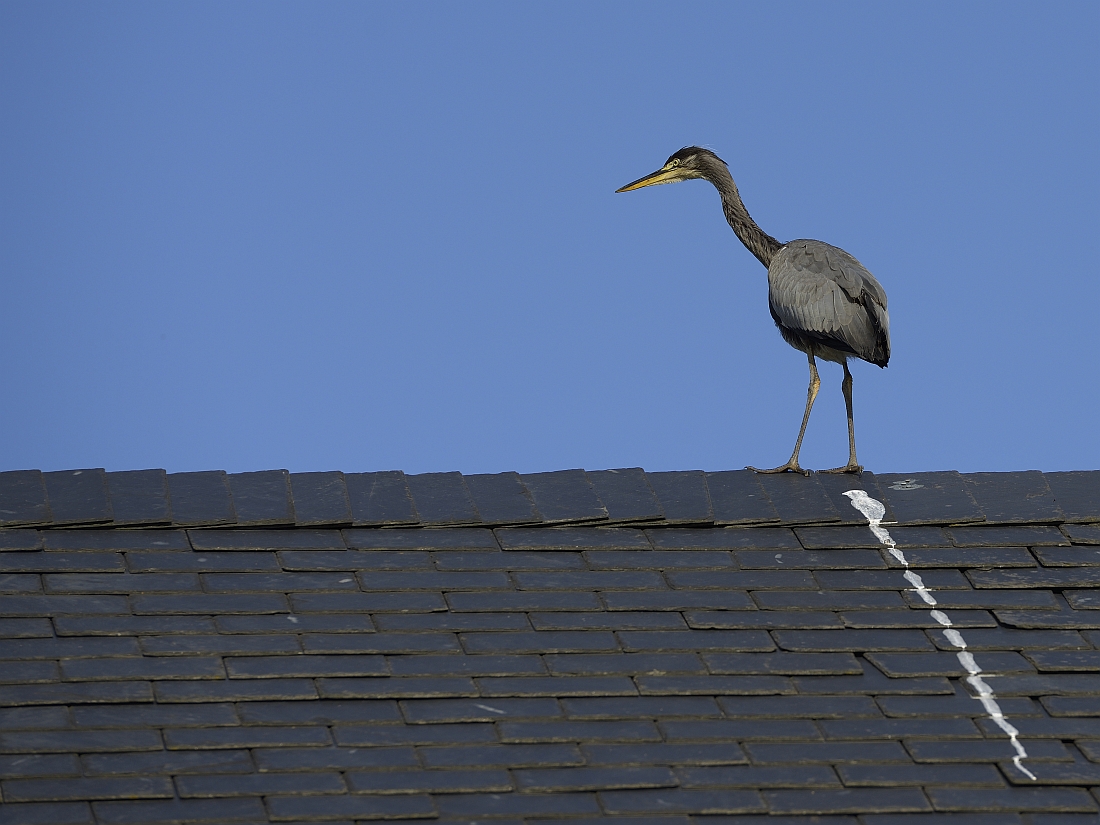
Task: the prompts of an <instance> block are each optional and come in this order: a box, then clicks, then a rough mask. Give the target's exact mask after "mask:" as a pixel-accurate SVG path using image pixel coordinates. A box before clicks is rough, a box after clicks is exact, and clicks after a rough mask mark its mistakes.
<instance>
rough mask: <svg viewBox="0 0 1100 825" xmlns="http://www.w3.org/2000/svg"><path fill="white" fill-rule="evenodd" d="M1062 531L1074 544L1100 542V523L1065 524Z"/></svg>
mask: <svg viewBox="0 0 1100 825" xmlns="http://www.w3.org/2000/svg"><path fill="white" fill-rule="evenodd" d="M1062 533H1063V534H1064V535H1065V536H1066V538H1068V539H1069V540H1070V541H1072V542H1073V543H1074V544H1100V524H1063V525H1062Z"/></svg>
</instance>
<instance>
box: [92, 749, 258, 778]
mask: <svg viewBox="0 0 1100 825" xmlns="http://www.w3.org/2000/svg"><path fill="white" fill-rule="evenodd" d="M80 761H81V763H83V764H84V769H85V772H86V773H88V774H89V775H120V774H138V775H142V774H143V775H152V774H157V773H173V774H176V773H252V772H253V771H254V770H255V768H254V767H253V764H252V759H251V758H250V757H249V751H248V750H216V751H210V750H155V751H142V752H132V753H85V755H84V756H81V757H80Z"/></svg>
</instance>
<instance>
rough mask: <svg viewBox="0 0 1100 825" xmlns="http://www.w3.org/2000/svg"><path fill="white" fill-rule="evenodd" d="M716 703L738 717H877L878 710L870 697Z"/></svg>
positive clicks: (761, 698)
mask: <svg viewBox="0 0 1100 825" xmlns="http://www.w3.org/2000/svg"><path fill="white" fill-rule="evenodd" d="M718 704H719V705H720V706H721V708H722V710H723V712H725V714H726V715H727V716H730V717H737V718H741V717H754V716H759V717H764V718H777V719H778V718H786V719H852V718H855V717H861V716H871V717H876V718H877V717H878V716H880V712H879V709H878V708H877V707H876V705H875V703H874V701H873V700H872V699H871V698H870V697H869V696H719V697H718ZM813 738H815V739H816V738H818V737H817V736H814V737H813Z"/></svg>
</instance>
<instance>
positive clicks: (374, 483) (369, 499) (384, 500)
mask: <svg viewBox="0 0 1100 825" xmlns="http://www.w3.org/2000/svg"><path fill="white" fill-rule="evenodd" d="M344 483H345V485H346V486H347V491H348V501H349V502H350V504H351V513H352V518H353V521H352V523H353V524H356V525H364V526H366V525H374V526H378V527H381V526H383V525H387V526H390V525H397V524H417V523H419V522H420V515H419V514H418V513H417V512H416V506H415V505H414V504H413V500H412V494H411V493H410V492H409V485H408V482H407V480H406V476H405V474H404V473H403V472H401V471H400V470H386V471H383V472H378V473H345V474H344Z"/></svg>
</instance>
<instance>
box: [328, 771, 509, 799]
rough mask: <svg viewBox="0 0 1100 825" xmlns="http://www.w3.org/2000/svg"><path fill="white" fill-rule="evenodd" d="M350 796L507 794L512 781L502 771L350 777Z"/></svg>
mask: <svg viewBox="0 0 1100 825" xmlns="http://www.w3.org/2000/svg"><path fill="white" fill-rule="evenodd" d="M347 780H348V786H349V787H350V788H351V790H352V793H370V794H408V793H491V792H494V791H495V792H500V793H507V792H509V791H511V790H512V778H511V776H510V775H509V773H508V771H504V770H468V771H463V770H457V771H426V770H422V769H413V770H397V771H370V772H355V773H349V774H348V776H347Z"/></svg>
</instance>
